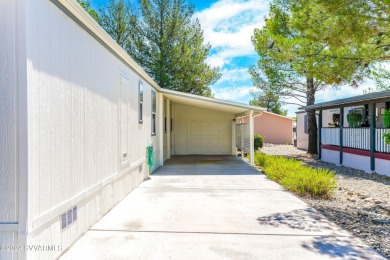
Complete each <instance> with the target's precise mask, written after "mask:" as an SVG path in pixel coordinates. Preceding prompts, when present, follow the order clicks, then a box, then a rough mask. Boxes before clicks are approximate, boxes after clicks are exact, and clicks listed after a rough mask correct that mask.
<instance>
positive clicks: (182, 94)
mask: <svg viewBox="0 0 390 260" xmlns="http://www.w3.org/2000/svg"><path fill="white" fill-rule="evenodd" d="M161 93H163V94H167V95H174V96H179V97H185V98H190V99H196V100H200V101H206V102H212V103H218V104H221V105H225V106H232V107H238V108H244V109H248V110H253V111H258V112H263V111H265V110H266V109H265V108H263V107H257V106H252V105H247V104H244V103H238V102H234V101H228V100H224V99H218V98H210V97H204V96H198V95H194V94H190V93H185V92H179V91H175V90H170V89H161Z"/></svg>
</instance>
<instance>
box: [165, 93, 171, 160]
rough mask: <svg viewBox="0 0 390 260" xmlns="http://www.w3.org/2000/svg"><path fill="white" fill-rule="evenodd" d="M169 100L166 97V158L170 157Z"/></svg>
mask: <svg viewBox="0 0 390 260" xmlns="http://www.w3.org/2000/svg"><path fill="white" fill-rule="evenodd" d="M170 108H171V101H170V100H169V99H167V107H166V108H165V109H166V110H165V111H167V119H166V120H167V122H166V124H167V159H171V109H170Z"/></svg>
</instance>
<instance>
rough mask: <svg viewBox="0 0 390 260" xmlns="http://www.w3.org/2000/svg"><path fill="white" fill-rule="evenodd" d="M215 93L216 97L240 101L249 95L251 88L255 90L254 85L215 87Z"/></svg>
mask: <svg viewBox="0 0 390 260" xmlns="http://www.w3.org/2000/svg"><path fill="white" fill-rule="evenodd" d="M212 90H213V93H214V96H215V98H219V99H224V100H231V101H239V100H240V99H243V98H245V97H247V96H249V92H250V91H251V90H255V87H253V86H239V87H225V88H223V87H219V88H213V87H212Z"/></svg>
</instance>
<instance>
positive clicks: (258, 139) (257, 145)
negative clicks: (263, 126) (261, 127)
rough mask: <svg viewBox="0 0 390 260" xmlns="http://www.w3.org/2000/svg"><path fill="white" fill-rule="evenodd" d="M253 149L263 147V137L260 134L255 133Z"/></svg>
mask: <svg viewBox="0 0 390 260" xmlns="http://www.w3.org/2000/svg"><path fill="white" fill-rule="evenodd" d="M254 140H255V150H257V149H259V148H263V144H264V138H263V137H262V136H261V135H258V134H255V138H254Z"/></svg>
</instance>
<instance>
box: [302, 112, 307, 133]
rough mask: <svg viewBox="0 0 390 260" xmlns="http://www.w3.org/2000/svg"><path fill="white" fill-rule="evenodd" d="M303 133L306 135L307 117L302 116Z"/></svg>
mask: <svg viewBox="0 0 390 260" xmlns="http://www.w3.org/2000/svg"><path fill="white" fill-rule="evenodd" d="M303 127H304V128H303V131H304V133H305V134H307V133H308V130H307V115H304V116H303Z"/></svg>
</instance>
